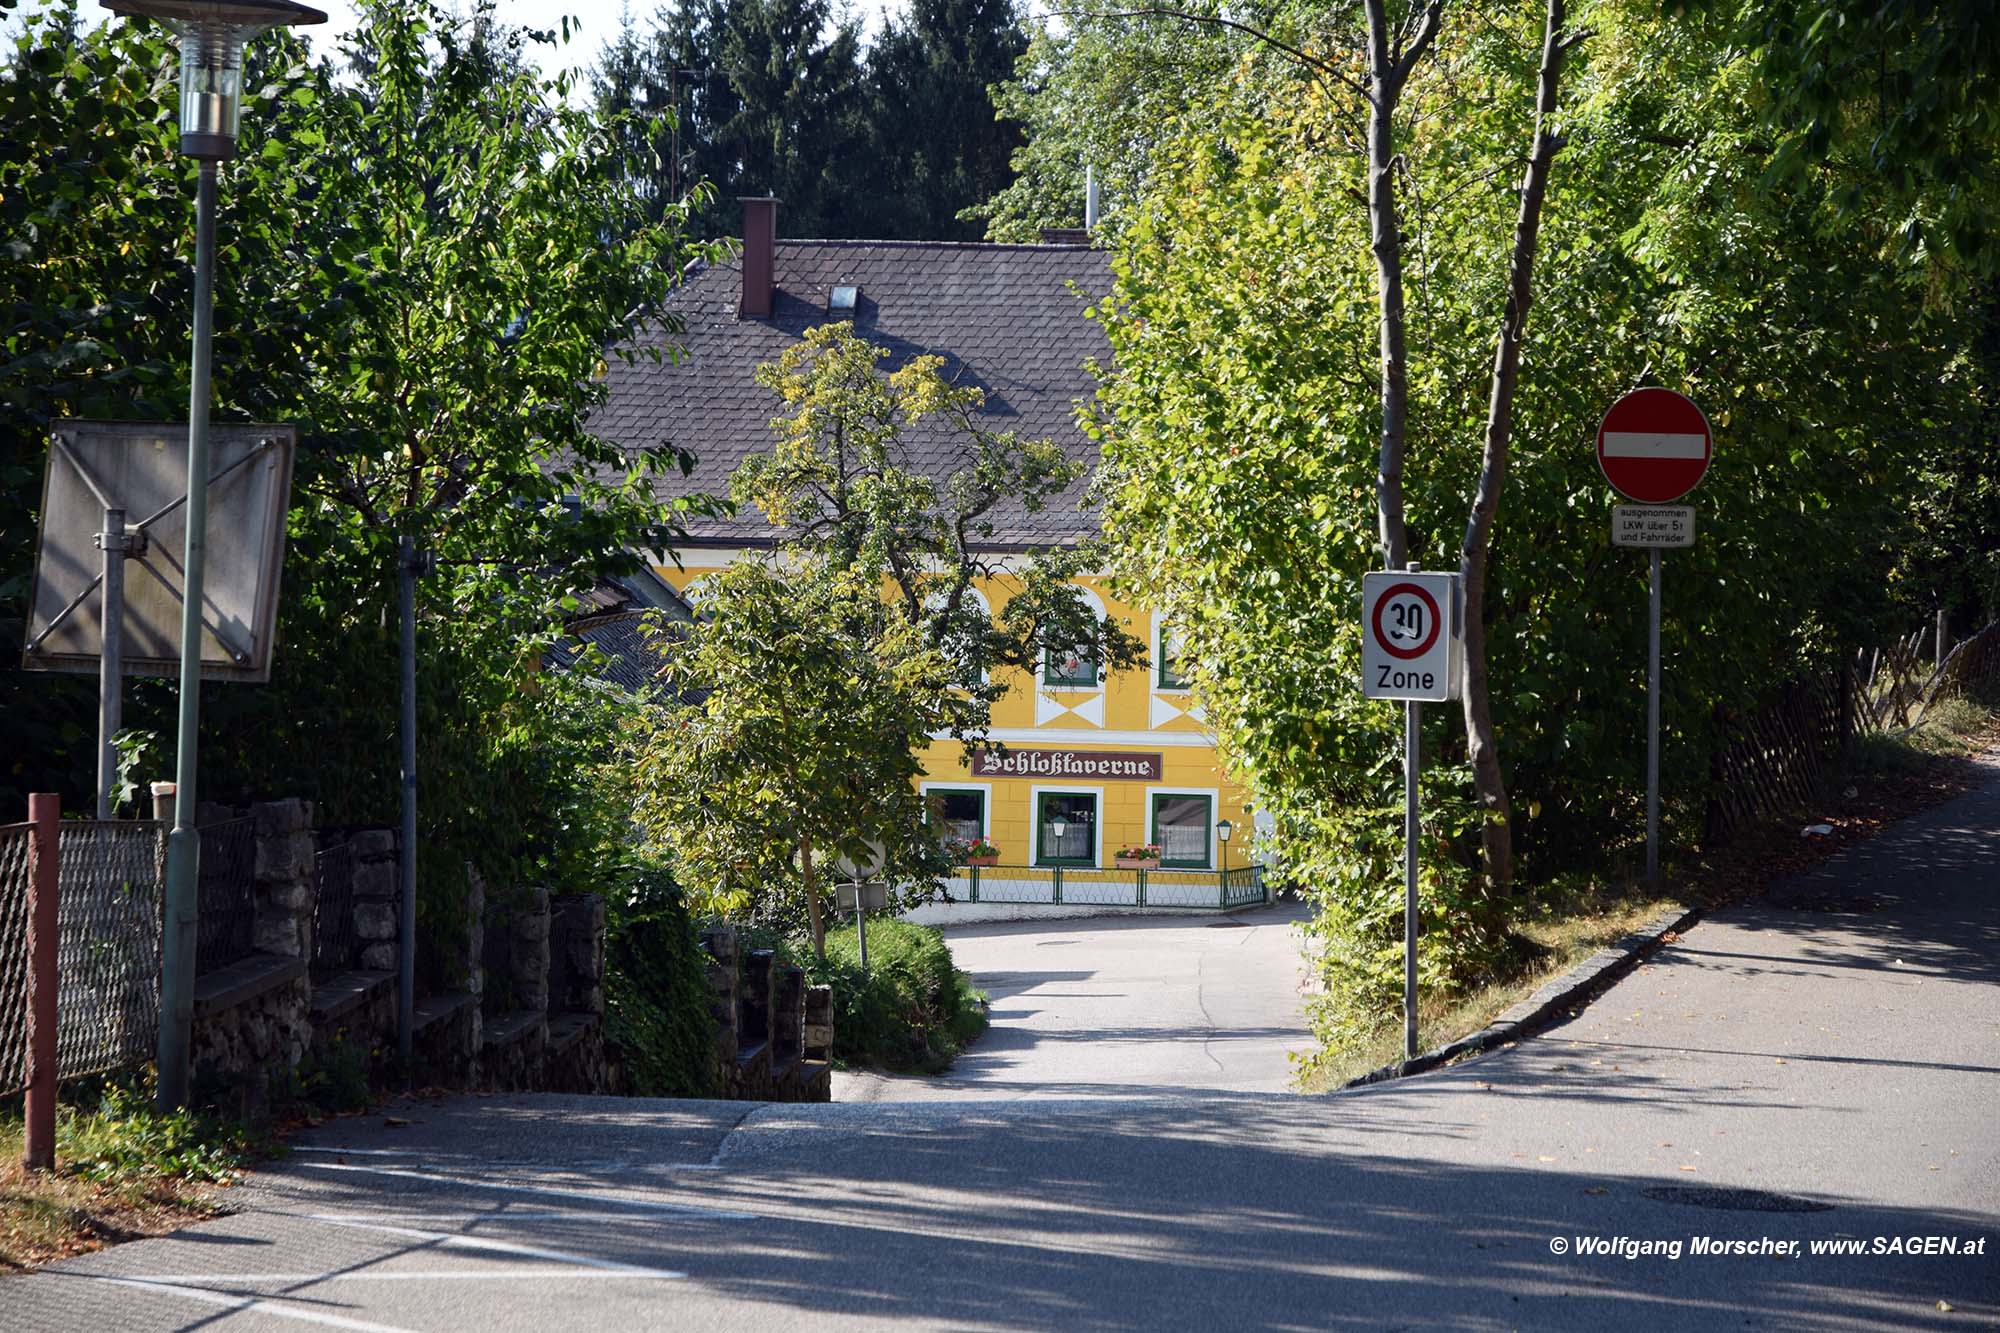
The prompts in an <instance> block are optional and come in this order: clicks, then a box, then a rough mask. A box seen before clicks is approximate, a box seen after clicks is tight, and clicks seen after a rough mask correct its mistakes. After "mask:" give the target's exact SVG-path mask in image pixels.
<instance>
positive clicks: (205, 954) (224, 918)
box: [194, 818, 257, 974]
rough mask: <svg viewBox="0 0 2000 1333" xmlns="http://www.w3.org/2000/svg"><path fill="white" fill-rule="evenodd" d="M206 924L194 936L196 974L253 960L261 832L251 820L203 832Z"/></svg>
mask: <svg viewBox="0 0 2000 1333" xmlns="http://www.w3.org/2000/svg"><path fill="white" fill-rule="evenodd" d="M200 910H201V919H200V924H199V925H198V926H197V928H196V934H195V964H194V970H195V972H196V973H197V974H200V973H207V972H213V971H214V970H215V969H216V968H218V967H227V966H228V965H229V964H231V963H233V962H235V961H236V960H237V959H239V958H248V957H249V956H250V955H251V953H252V952H253V951H254V950H255V948H256V938H257V830H256V822H255V821H254V820H252V819H248V818H245V819H228V820H224V821H222V822H221V823H219V824H209V825H207V826H205V827H204V828H203V829H202V830H201V909H200Z"/></svg>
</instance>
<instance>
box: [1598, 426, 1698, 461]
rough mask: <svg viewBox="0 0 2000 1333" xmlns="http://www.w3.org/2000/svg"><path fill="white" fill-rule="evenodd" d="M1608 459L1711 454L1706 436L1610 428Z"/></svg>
mask: <svg viewBox="0 0 2000 1333" xmlns="http://www.w3.org/2000/svg"><path fill="white" fill-rule="evenodd" d="M1604 456H1605V457H1606V458H1692V459H1702V458H1706V457H1708V437H1707V436H1706V435H1667V434H1662V433H1661V432H1659V431H1651V430H1607V431H1605V432H1604Z"/></svg>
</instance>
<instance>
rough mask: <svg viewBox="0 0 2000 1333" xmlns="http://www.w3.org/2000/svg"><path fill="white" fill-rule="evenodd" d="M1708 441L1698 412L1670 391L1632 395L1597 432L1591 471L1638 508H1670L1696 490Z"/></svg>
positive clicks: (1708, 449)
mask: <svg viewBox="0 0 2000 1333" xmlns="http://www.w3.org/2000/svg"><path fill="white" fill-rule="evenodd" d="M1713 453H1714V437H1713V436H1711V435H1710V433H1709V429H1708V418H1707V417H1705V416H1703V415H1702V414H1701V409H1700V408H1698V407H1696V406H1695V405H1694V404H1693V403H1692V402H1690V401H1688V399H1687V398H1685V397H1683V396H1682V395H1680V394H1677V393H1675V392H1674V391H1673V390H1672V389H1634V390H1633V391H1632V392H1631V393H1628V394H1626V395H1625V396H1624V397H1623V398H1620V399H1619V400H1618V401H1617V402H1615V403H1613V404H1612V405H1611V410H1610V411H1609V412H1606V413H1605V414H1604V422H1603V424H1602V425H1600V426H1598V428H1597V465H1598V467H1600V468H1602V469H1603V470H1604V479H1605V480H1606V481H1608V482H1610V483H1611V486H1612V489H1614V490H1616V491H1617V492H1618V493H1619V494H1620V495H1622V496H1624V497H1625V498H1626V499H1628V500H1637V501H1638V502H1639V503H1640V504H1649V505H1663V504H1672V503H1673V502H1674V501H1676V500H1678V499H1680V498H1681V497H1682V496H1683V495H1686V494H1687V493H1688V492H1689V491H1691V490H1693V489H1694V488H1695V487H1696V486H1698V485H1700V484H1701V479H1702V476H1703V474H1704V473H1706V472H1707V471H1708V461H1709V458H1710V457H1711V455H1712V454H1713Z"/></svg>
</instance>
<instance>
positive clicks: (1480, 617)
mask: <svg viewBox="0 0 2000 1333" xmlns="http://www.w3.org/2000/svg"><path fill="white" fill-rule="evenodd" d="M1563 21H1564V0H1548V14H1547V17H1546V19H1545V21H1544V25H1543V30H1542V66H1541V76H1540V79H1539V80H1538V86H1537V88H1536V93H1535V137H1534V148H1533V150H1532V152H1531V153H1530V155H1529V158H1528V170H1527V175H1526V178H1525V179H1524V180H1523V181H1522V182H1521V211H1520V215H1519V217H1518V218H1517V219H1516V221H1515V223H1514V253H1513V259H1512V262H1511V263H1510V265H1509V268H1508V274H1507V300H1506V308H1505V310H1504V312H1503V313H1502V315H1501V317H1500V334H1499V339H1498V344H1497V346H1496V347H1495V348H1494V354H1493V389H1492V395H1491V397H1490V398H1489V400H1488V402H1487V408H1486V442H1485V448H1484V451H1483V455H1482V457H1481V460H1480V467H1479V491H1478V494H1477V495H1476V496H1475V497H1474V499H1473V502H1472V513H1471V516H1470V517H1469V518H1468V519H1467V521H1466V525H1465V546H1464V549H1463V552H1462V554H1461V557H1460V560H1459V573H1460V575H1461V576H1462V582H1463V583H1464V586H1465V739H1466V747H1467V749H1468V750H1469V751H1470V752H1471V759H1472V785H1473V791H1474V793H1475V796H1476V798H1477V800H1478V802H1479V808H1480V812H1481V814H1482V815H1483V817H1484V818H1483V822H1482V824H1481V826H1480V834H1479V841H1480V852H1481V855H1482V858H1483V859H1484V861H1485V865H1486V874H1487V877H1488V879H1489V881H1490V882H1491V883H1493V884H1494V885H1496V886H1502V887H1504V886H1505V885H1507V884H1508V883H1509V882H1510V881H1511V880H1512V879H1513V877H1514V833H1513V829H1512V827H1511V826H1510V824H1509V822H1508V820H1509V818H1510V811H1509V809H1508V804H1507V783H1506V779H1505V778H1504V777H1503V776H1502V775H1501V772H1500V744H1499V739H1498V738H1497V737H1496V736H1495V735H1494V731H1493V705H1492V696H1491V691H1490V689H1489V687H1488V684H1487V677H1486V566H1487V555H1488V552H1489V551H1490V550H1491V548H1492V541H1493V520H1494V515H1495V514H1496V513H1497V512H1498V511H1499V508H1500V492H1501V489H1502V488H1503V487H1504V486H1505V485H1506V484H1507V454H1508V447H1509V444H1510V441H1511V438H1512V435H1513V430H1514V386H1515V382H1516V380H1517V378H1518V376H1519V370H1520V364H1521V338H1522V335H1523V332H1524V331H1525V329H1526V327H1527V322H1528V307H1529V304H1530V303H1531V299H1532V297H1533V291H1534V282H1533V279H1534V267H1535V246H1536V242H1537V239H1538V238H1539V235H1540V232H1541V224H1542V200H1543V198H1544V197H1545V196H1546V195H1547V193H1548V183H1549V167H1550V164H1551V163H1552V162H1554V160H1555V155H1556V153H1557V152H1558V151H1560V149H1561V148H1562V140H1561V138H1560V137H1558V136H1557V135H1555V134H1553V133H1552V132H1551V131H1550V129H1549V122H1550V120H1551V119H1552V118H1553V117H1554V115H1555V109H1556V89H1557V86H1558V84H1559V82H1560V80H1561V75H1562V62H1563V56H1564V54H1565V53H1566V52H1567V51H1568V50H1569V48H1570V47H1571V46H1572V45H1574V44H1575V43H1576V42H1577V41H1578V40H1580V35H1570V36H1565V35H1564V33H1563V31H1562V27H1563Z"/></svg>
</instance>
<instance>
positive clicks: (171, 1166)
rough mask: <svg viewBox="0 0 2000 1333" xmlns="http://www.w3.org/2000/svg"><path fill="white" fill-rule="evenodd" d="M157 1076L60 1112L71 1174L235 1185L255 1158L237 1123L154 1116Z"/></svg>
mask: <svg viewBox="0 0 2000 1333" xmlns="http://www.w3.org/2000/svg"><path fill="white" fill-rule="evenodd" d="M151 1083H152V1080H151V1075H150V1072H149V1073H147V1074H146V1075H143V1076H139V1077H135V1078H125V1079H115V1080H108V1081H106V1083H105V1084H104V1085H103V1089H102V1092H101V1093H100V1095H99V1096H98V1098H97V1104H96V1106H95V1107H90V1106H86V1105H79V1104H76V1103H71V1102H64V1103H62V1104H61V1105H59V1106H58V1107H57V1118H56V1158H57V1160H58V1161H59V1162H61V1163H62V1168H63V1170H64V1171H65V1172H67V1173H69V1174H71V1175H76V1176H82V1177H83V1178H85V1179H87V1180H95V1181H98V1182H100V1183H122V1182H126V1181H132V1180H138V1179H155V1178H157V1179H168V1180H193V1181H228V1180H231V1179H234V1177H235V1175H236V1172H237V1171H238V1169H240V1168H241V1167H242V1166H243V1165H244V1164H245V1163H246V1162H247V1161H248V1160H249V1159H250V1158H251V1157H252V1156H254V1155H255V1154H256V1151H257V1144H256V1142H255V1140H254V1138H253V1136H252V1134H251V1133H250V1131H249V1129H248V1128H247V1127H245V1126H244V1125H242V1124H240V1123H238V1122H235V1121H226V1120H220V1119H216V1118H213V1117H210V1116H204V1115H196V1114H193V1113H192V1112H188V1111H175V1112H172V1113H171V1114H166V1115H162V1114H160V1113H159V1112H157V1111H155V1110H154V1109H153V1090H152V1086H151Z"/></svg>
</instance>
